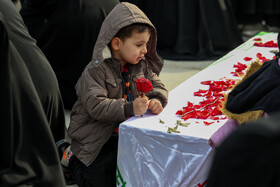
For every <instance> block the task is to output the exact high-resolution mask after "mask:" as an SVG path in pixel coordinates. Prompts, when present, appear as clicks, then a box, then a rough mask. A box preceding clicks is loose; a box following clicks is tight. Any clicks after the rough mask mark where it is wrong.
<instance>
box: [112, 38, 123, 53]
mask: <svg viewBox="0 0 280 187" xmlns="http://www.w3.org/2000/svg"><path fill="white" fill-rule="evenodd" d="M120 43H121V40H120V39H119V38H118V37H114V38H113V39H112V41H111V47H112V48H113V49H114V50H115V51H117V50H119V49H120Z"/></svg>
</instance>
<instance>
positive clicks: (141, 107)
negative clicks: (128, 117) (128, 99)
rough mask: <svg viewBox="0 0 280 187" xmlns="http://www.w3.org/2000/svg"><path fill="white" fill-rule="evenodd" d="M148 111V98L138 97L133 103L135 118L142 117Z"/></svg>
mask: <svg viewBox="0 0 280 187" xmlns="http://www.w3.org/2000/svg"><path fill="white" fill-rule="evenodd" d="M147 109H148V98H147V97H138V98H136V99H135V100H134V101H133V112H134V114H135V115H136V116H141V115H143V114H144V113H145V112H146V111H147Z"/></svg>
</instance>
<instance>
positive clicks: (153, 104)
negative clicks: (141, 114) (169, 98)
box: [148, 99, 163, 114]
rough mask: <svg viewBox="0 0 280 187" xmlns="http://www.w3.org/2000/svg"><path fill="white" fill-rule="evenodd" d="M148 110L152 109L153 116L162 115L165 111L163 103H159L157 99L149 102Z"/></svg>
mask: <svg viewBox="0 0 280 187" xmlns="http://www.w3.org/2000/svg"><path fill="white" fill-rule="evenodd" d="M148 108H149V109H151V112H152V113H153V114H160V113H161V112H162V110H163V108H162V105H161V102H160V101H158V100H157V99H151V100H150V101H149V106H148Z"/></svg>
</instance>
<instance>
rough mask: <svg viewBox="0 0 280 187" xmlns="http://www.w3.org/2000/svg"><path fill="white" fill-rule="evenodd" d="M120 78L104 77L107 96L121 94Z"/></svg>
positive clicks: (118, 96)
mask: <svg viewBox="0 0 280 187" xmlns="http://www.w3.org/2000/svg"><path fill="white" fill-rule="evenodd" d="M121 82H122V80H121V79H106V87H107V91H108V97H109V98H114V99H116V98H120V97H121V94H122V86H121Z"/></svg>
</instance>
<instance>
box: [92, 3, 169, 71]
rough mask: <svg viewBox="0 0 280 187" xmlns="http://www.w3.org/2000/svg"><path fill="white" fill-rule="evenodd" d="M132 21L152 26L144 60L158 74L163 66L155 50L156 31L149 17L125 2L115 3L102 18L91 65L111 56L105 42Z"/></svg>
mask: <svg viewBox="0 0 280 187" xmlns="http://www.w3.org/2000/svg"><path fill="white" fill-rule="evenodd" d="M133 23H146V24H149V25H151V26H152V28H153V29H152V33H151V36H150V40H149V42H148V45H147V50H148V52H147V54H146V55H145V57H146V59H147V60H146V62H147V63H148V64H149V66H150V67H151V68H152V70H153V71H154V72H155V73H156V74H159V72H160V71H161V68H162V66H163V62H162V60H161V59H160V58H159V57H158V55H157V52H156V43H157V31H156V28H155V27H154V25H153V24H152V23H151V21H150V20H149V18H148V17H147V16H146V15H145V14H144V13H143V12H142V11H141V10H140V9H139V8H138V7H137V6H135V5H133V4H131V3H127V2H122V3H119V4H117V5H116V6H115V7H114V8H113V10H112V11H111V12H110V13H109V14H108V16H107V17H106V19H105V20H104V22H103V24H102V26H101V29H100V32H99V35H98V38H97V41H96V43H95V46H94V50H93V55H92V60H91V63H90V64H91V65H94V66H98V65H99V64H100V63H102V62H103V61H104V59H106V58H111V52H110V50H109V48H108V47H107V44H108V43H110V41H111V40H112V39H113V37H114V36H115V35H116V34H117V32H118V31H119V30H120V29H121V28H123V27H125V26H128V25H131V24H133Z"/></svg>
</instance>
